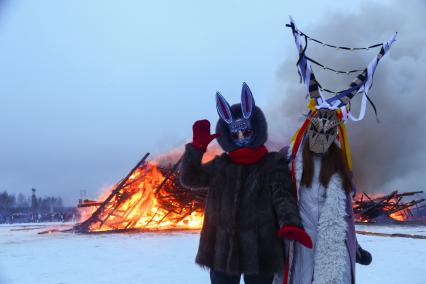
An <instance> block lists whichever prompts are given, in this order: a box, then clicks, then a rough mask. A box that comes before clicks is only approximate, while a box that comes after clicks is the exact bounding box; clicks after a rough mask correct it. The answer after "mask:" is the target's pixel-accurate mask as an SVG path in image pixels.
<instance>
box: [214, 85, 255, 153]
mask: <svg viewBox="0 0 426 284" xmlns="http://www.w3.org/2000/svg"><path fill="white" fill-rule="evenodd" d="M216 108H217V112H218V114H219V116H220V118H221V119H222V120H223V121H224V122H226V124H227V125H228V128H229V134H230V136H231V139H232V142H233V143H234V144H235V145H236V146H238V147H245V146H247V145H249V144H250V143H251V142H253V140H254V130H253V127H252V124H251V121H250V118H251V116H252V113H253V109H254V99H253V95H252V93H251V91H250V88H249V87H248V85H247V84H246V83H244V84H243V88H242V90H241V113H242V117H237V118H234V117H232V113H231V110H230V106H229V104H228V102H227V101H226V100H225V98H224V97H223V96H222V95H221V94H220V93H219V92H217V93H216Z"/></svg>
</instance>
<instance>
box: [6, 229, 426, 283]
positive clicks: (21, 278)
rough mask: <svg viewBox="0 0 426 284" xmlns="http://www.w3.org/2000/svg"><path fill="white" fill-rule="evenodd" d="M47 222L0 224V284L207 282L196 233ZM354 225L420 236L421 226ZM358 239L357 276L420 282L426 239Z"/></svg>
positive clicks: (425, 275)
mask: <svg viewBox="0 0 426 284" xmlns="http://www.w3.org/2000/svg"><path fill="white" fill-rule="evenodd" d="M70 226H71V225H70V224H65V225H60V224H57V225H55V226H53V227H55V228H59V229H64V228H67V227H70ZM51 227H52V224H36V225H34V224H19V225H0V283H1V284H31V283H43V284H74V283H78V284H85V283H95V284H97V283H99V284H102V283H108V284H109V283H126V284H132V283H135V284H136V283H138V284H139V283H151V284H156V283H159V284H161V283H174V284H180V283H182V284H183V283H185V284H186V283H210V282H209V275H208V272H207V271H206V270H203V269H201V268H199V267H198V266H197V265H196V264H195V263H194V258H195V253H196V249H197V246H198V239H199V235H198V234H197V233H138V234H102V235H78V234H73V233H52V234H44V235H39V234H37V233H38V232H41V231H45V230H47V229H49V228H51ZM357 230H365V231H374V232H383V233H408V234H418V235H426V226H416V227H408V226H395V225H392V226H371V225H368V226H358V227H357ZM358 240H359V242H360V243H361V245H362V246H363V247H364V248H365V249H367V250H369V251H370V252H371V253H372V254H373V263H372V264H371V265H370V266H361V265H358V266H357V283H395V284H400V283H410V284H425V283H426V240H421V239H407V238H388V237H377V236H365V235H358Z"/></svg>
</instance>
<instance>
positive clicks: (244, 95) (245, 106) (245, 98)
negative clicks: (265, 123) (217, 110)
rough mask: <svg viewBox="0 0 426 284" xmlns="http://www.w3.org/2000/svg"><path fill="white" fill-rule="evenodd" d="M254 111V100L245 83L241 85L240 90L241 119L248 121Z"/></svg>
mask: <svg viewBox="0 0 426 284" xmlns="http://www.w3.org/2000/svg"><path fill="white" fill-rule="evenodd" d="M253 109H254V99H253V94H252V93H251V91H250V88H249V86H248V85H247V84H246V82H244V83H243V88H242V90H241V110H242V112H243V117H244V118H245V119H249V118H250V117H251V114H252V113H253Z"/></svg>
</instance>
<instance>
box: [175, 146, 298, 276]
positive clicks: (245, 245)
mask: <svg viewBox="0 0 426 284" xmlns="http://www.w3.org/2000/svg"><path fill="white" fill-rule="evenodd" d="M202 156H203V152H202V151H201V150H198V149H196V148H194V147H193V146H192V145H191V144H188V145H186V150H185V153H184V155H183V159H182V164H181V172H180V173H181V176H180V178H181V182H182V184H183V185H185V186H187V187H189V188H192V189H194V190H196V189H197V188H208V190H209V191H208V196H207V200H206V208H205V215H204V224H203V228H202V231H201V236H200V244H199V248H198V253H197V257H196V262H197V263H198V264H200V265H201V266H204V267H209V268H211V269H215V270H219V271H223V272H226V273H235V274H238V273H275V272H279V271H281V270H282V269H283V265H284V248H283V241H282V240H281V239H280V238H279V237H278V235H277V231H278V229H279V228H280V227H282V226H283V225H296V226H299V225H300V224H301V223H300V217H299V213H298V209H297V204H296V200H295V198H294V196H293V194H292V183H291V177H290V173H289V170H288V168H287V160H286V157H285V156H284V155H282V154H281V153H277V152H271V153H268V154H267V155H266V156H265V157H264V158H263V159H262V160H261V161H259V162H258V163H256V164H253V165H242V164H236V163H233V162H232V161H231V160H230V158H229V156H228V155H227V154H222V155H221V156H217V157H216V158H215V159H213V160H212V161H210V162H208V163H206V164H201V159H202Z"/></svg>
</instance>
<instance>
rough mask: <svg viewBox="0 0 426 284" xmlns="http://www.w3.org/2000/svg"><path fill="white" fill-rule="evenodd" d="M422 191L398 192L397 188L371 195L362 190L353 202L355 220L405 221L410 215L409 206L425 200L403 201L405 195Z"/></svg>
mask: <svg viewBox="0 0 426 284" xmlns="http://www.w3.org/2000/svg"><path fill="white" fill-rule="evenodd" d="M420 193H423V191H413V192H405V193H398V191H397V190H395V191H393V192H392V193H390V194H388V195H383V196H375V197H371V196H369V195H368V194H367V193H365V192H363V193H362V194H360V195H358V196H357V198H356V199H355V200H354V202H353V210H354V214H355V220H356V221H357V222H374V221H375V220H379V219H381V220H383V218H384V219H385V220H391V221H392V220H394V221H405V220H407V219H408V218H410V217H412V216H413V214H412V212H411V208H413V207H414V206H417V205H418V204H420V203H422V202H423V201H425V199H418V200H411V201H408V202H403V201H402V199H403V198H404V197H407V196H414V195H416V194H420Z"/></svg>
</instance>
